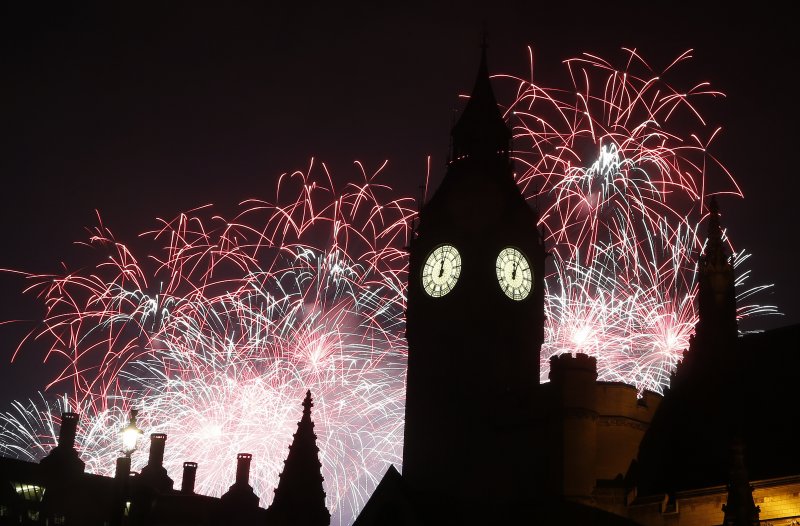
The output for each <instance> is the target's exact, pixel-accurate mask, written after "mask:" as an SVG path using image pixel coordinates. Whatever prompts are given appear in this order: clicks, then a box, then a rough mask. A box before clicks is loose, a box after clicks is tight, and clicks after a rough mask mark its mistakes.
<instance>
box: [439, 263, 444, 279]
mask: <svg viewBox="0 0 800 526" xmlns="http://www.w3.org/2000/svg"><path fill="white" fill-rule="evenodd" d="M442 274H444V260H442V265H441V267H439V277H440V278H441V277H442Z"/></svg>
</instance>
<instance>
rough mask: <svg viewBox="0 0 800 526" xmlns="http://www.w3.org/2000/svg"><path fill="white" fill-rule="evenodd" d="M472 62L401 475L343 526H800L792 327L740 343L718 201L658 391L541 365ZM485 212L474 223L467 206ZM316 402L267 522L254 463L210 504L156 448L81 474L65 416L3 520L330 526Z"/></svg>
mask: <svg viewBox="0 0 800 526" xmlns="http://www.w3.org/2000/svg"><path fill="white" fill-rule="evenodd" d="M488 71H489V70H488V66H487V61H486V48H485V47H484V49H483V53H482V55H481V62H480V66H479V70H478V75H477V79H476V82H475V86H474V88H473V92H472V95H471V97H470V99H469V102H468V103H467V105H466V107H465V109H464V111H463V112H462V114H461V117H460V118H459V120H458V122H457V123H456V124H455V126H454V128H453V130H452V150H451V155H450V158H449V160H448V164H447V172H446V174H445V177H444V179H443V180H442V183H441V185H440V187H439V188H438V189H437V190H436V192H435V193H434V194H433V196H432V197H431V199H430V200H429V201H428V202H427V203H425V205H424V207H423V208H422V210H421V212H420V216H419V223H418V226H417V228H416V229H415V235H414V237H413V239H412V240H411V243H410V245H409V247H408V252H409V260H410V271H409V283H408V303H407V313H406V331H407V333H406V337H407V340H408V349H409V357H408V375H407V398H406V414H405V435H404V443H403V465H402V466H397V467H395V466H391V467H390V468H389V469H388V470H387V472H386V473H385V475H384V476H383V478H382V480H381V482H380V483H379V484H378V486H377V488H376V489H375V491H374V492H373V494H372V496H371V497H370V499H369V500H368V502H367V503H366V505H365V506H364V508H363V509H362V511H361V513H360V515H359V517H358V518H357V519H356V522H355V525H356V526H371V525H382V526H392V525H406V526H409V525H455V524H459V525H471V524H510V523H520V522H521V523H528V524H542V525H544V524H548V525H549V524H570V525H571V524H597V525H632V524H640V525H644V526H673V525H674V526H677V525H680V526H687V525H688V526H694V525H697V526H701V525H703V526H711V525H723V524H724V525H725V526H744V525H755V524H765V525H766V524H770V525H773V526H785V525H797V524H800V455H798V453H797V451H798V448H797V438H796V435H795V432H794V423H795V421H796V420H797V417H798V411H799V409H798V408H800V394H799V393H800V391H798V389H797V387H796V384H797V379H796V377H797V371H798V370H800V352H797V348H798V347H797V346H798V343H797V342H798V341H800V326H792V327H786V328H783V329H777V330H773V331H768V332H765V333H759V334H751V335H744V336H741V335H739V333H738V328H737V325H736V296H735V272H734V269H733V265H732V264H731V259H730V255H729V254H728V253H726V251H725V245H724V243H723V233H722V227H721V224H720V223H721V220H720V215H719V209H718V206H717V203H716V202H714V201H713V200H712V201H711V202H710V203H709V212H710V215H709V221H708V243H707V245H706V248H705V250H704V252H703V254H702V256H701V259H700V261H699V274H698V279H699V292H698V308H699V316H700V321H699V323H698V325H697V327H696V330H695V335H694V337H693V338H692V340H691V344H690V347H689V349H688V350H687V351H686V353H685V355H684V358H683V360H682V361H681V363H680V364H679V366H678V367H677V369H676V371H675V372H674V373H673V375H672V377H671V382H670V387H669V389H667V390H666V392H665V394H664V395H663V396H662V395H659V394H657V393H653V392H647V391H645V392H643V393H638V392H637V389H636V388H635V387H634V386H631V385H626V384H624V383H619V382H602V381H598V380H597V363H596V360H595V358H593V357H590V356H587V355H584V354H577V355H570V354H564V355H560V356H554V357H552V358H551V359H550V373H549V382H547V383H544V384H541V385H540V384H539V374H540V371H539V356H540V353H541V347H542V343H543V340H544V324H545V310H544V281H543V280H544V275H545V262H546V247H545V244H544V241H543V239H542V236H541V235H540V233H539V231H538V229H537V221H538V215H537V211H536V210H535V209H534V208H532V207H531V206H530V205H529V204H528V203H527V202H526V200H525V199H524V198H523V196H522V194H521V192H520V190H519V188H518V187H517V185H516V183H515V181H514V177H513V160H512V155H511V153H512V152H511V133H510V131H509V129H508V126H507V125H506V123H505V122H504V120H503V117H502V114H501V113H500V111H499V110H498V107H497V103H496V100H495V97H494V94H493V90H492V86H491V82H490V79H489V73H488ZM478 209H480V214H476V213H475V210H478ZM312 407H313V402H312V399H311V393H310V392H308V393H307V394H306V397H305V400H304V401H303V412H302V417H301V419H300V421H299V423H298V427H297V432H296V433H295V435H294V437H293V442H292V445H291V446H290V448H289V452H288V456H287V458H286V461H285V464H284V469H283V472H282V473H281V476H280V481H279V483H278V487H277V488H276V489H275V497H274V500H273V503H272V505H271V506H270V507H269V508H268V509H264V508H261V507H259V502H260V501H259V497H258V496H257V495H255V494H254V493H253V489H252V487H251V486H250V484H249V469H250V463H251V462H252V461H253V459H252V457H251V456H250V455H249V454H246V453H242V454H239V455H238V457H237V459H236V461H237V469H236V477H235V480H234V482H233V484H232V485H231V486H230V489H229V490H228V492H226V493H225V494H224V495H223V496H222V497H221V498H212V497H208V496H203V495H197V494H196V493H195V492H194V480H195V475H196V471H197V469H198V463H195V462H186V463H184V470H183V476H182V482H181V488H180V490H176V489H174V482H173V480H172V479H171V478H170V477H169V475H168V473H167V472H166V470H165V469H164V467H163V465H162V462H163V456H164V450H165V448H166V447H168V446H167V436H166V435H163V434H153V435H151V437H150V440H151V443H150V444H151V445H150V456H149V461H148V465H147V467H145V468H144V469H143V470H142V472H141V473H140V474H138V475H135V476H134V475H132V474H131V472H130V458H125V457H123V458H120V459H119V460H118V463H117V472H116V474H115V476H114V477H101V476H98V475H93V474H88V473H85V472H84V463H83V462H82V461H81V459H80V455H79V452H77V451H76V450H75V447H74V442H75V432H76V429H77V425H78V415H76V414H73V413H66V414H64V415H63V417H62V425H61V430H60V435H59V441H58V446H57V447H55V448H54V449H53V450H52V451H51V452H50V454H49V455H48V456H47V457H46V458H44V459H43V460H42V461H41V462H40V463H30V462H23V461H19V460H15V459H9V458H0V524H47V525H50V524H69V525H72V524H79V525H140V524H141V525H151V524H152V525H165V526H166V525H187V526H188V525H207V524H243V525H249V524H259V525H267V526H272V525H278V526H283V525H298V526H323V525H327V524H329V522H330V514H329V513H328V510H327V508H326V507H325V491H324V480H323V478H322V475H321V473H320V462H319V450H318V448H317V444H316V438H317V437H316V435H315V433H314V424H313V421H312V416H311V408H312Z"/></svg>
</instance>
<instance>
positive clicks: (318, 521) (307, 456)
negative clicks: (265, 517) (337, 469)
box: [269, 390, 331, 526]
mask: <svg viewBox="0 0 800 526" xmlns="http://www.w3.org/2000/svg"><path fill="white" fill-rule="evenodd" d="M313 406H314V404H313V402H312V399H311V391H310V390H309V391H307V392H306V397H305V400H303V416H302V418H301V419H300V422H298V424H297V432H296V433H295V434H294V440H293V441H292V445H291V446H289V455H288V456H287V457H286V461H285V462H284V467H283V473H281V475H280V481H279V482H278V487H277V488H276V489H275V499H274V500H273V501H272V506H270V508H269V512H270V515H271V516H272V517H273V520H274V522H275V523H276V524H288V523H291V524H292V525H296V526H327V525H328V524H330V520H331V515H330V513H329V512H328V508H327V507H326V506H325V490H324V489H323V487H322V481H323V478H322V474H321V473H320V469H321V468H322V464H321V463H320V461H319V448H318V447H317V435H316V434H315V433H314V422H313V421H312V420H311V408H312V407H313Z"/></svg>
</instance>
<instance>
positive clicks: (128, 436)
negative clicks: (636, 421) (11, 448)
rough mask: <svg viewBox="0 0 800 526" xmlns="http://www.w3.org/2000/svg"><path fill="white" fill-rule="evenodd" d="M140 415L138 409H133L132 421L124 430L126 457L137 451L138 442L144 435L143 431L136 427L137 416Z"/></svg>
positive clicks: (123, 446)
mask: <svg viewBox="0 0 800 526" xmlns="http://www.w3.org/2000/svg"><path fill="white" fill-rule="evenodd" d="M138 413H139V411H138V410H137V409H131V416H130V420H129V421H128V425H127V426H125V427H123V428H122V453H123V454H124V455H125V456H126V457H130V456H131V454H132V453H133V452H134V451H136V442H137V441H138V440H139V437H140V436H141V435H142V434H143V431H142V430H141V429H139V428H138V427H136V415H137V414H138Z"/></svg>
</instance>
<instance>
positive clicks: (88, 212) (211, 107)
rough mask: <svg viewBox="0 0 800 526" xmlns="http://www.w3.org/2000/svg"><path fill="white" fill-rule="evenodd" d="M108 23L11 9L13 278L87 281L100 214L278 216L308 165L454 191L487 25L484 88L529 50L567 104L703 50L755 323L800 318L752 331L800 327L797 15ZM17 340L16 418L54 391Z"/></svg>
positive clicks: (629, 11) (322, 16)
mask: <svg viewBox="0 0 800 526" xmlns="http://www.w3.org/2000/svg"><path fill="white" fill-rule="evenodd" d="M113 4H114V5H112V6H105V7H99V6H91V5H90V4H88V3H81V4H80V5H79V4H77V3H76V4H75V5H69V4H68V3H58V4H56V3H53V5H51V3H45V2H41V3H39V2H16V3H12V4H11V5H9V3H4V5H3V6H2V7H0V42H2V44H0V64H2V79H3V80H2V82H0V93H1V94H2V96H0V108H1V109H0V116H1V117H2V118H0V129H2V142H0V149H1V150H0V175H1V176H2V190H1V191H0V199H1V201H2V206H1V207H0V214H1V217H2V225H3V235H4V242H3V244H2V249H0V268H5V269H18V270H23V271H32V272H55V271H58V269H59V265H60V263H61V262H62V261H64V262H66V263H67V264H68V265H69V266H70V267H71V268H79V267H81V266H82V265H85V264H88V263H91V262H87V261H83V260H81V254H82V253H83V252H82V251H80V250H77V249H76V247H75V246H74V242H75V241H76V240H80V239H83V238H84V227H85V226H88V225H93V224H94V222H95V210H98V211H99V212H100V214H101V216H102V217H103V220H104V222H105V224H106V225H107V226H108V227H109V228H111V229H112V231H114V232H115V234H116V235H117V236H118V238H120V239H123V240H127V239H132V238H134V237H135V235H137V234H138V233H140V232H142V231H145V230H149V229H151V228H152V227H154V226H155V225H156V223H155V218H156V217H165V218H167V217H170V218H171V217H173V216H175V215H176V214H177V213H178V212H180V211H183V210H187V209H190V208H193V207H195V206H198V205H202V204H206V203H214V205H215V207H216V208H217V209H218V210H219V211H220V212H221V213H223V214H225V213H226V212H227V211H232V210H234V208H235V205H236V204H237V203H238V202H240V201H241V200H243V199H246V198H250V197H269V196H271V195H272V191H273V188H274V185H275V180H276V177H277V176H278V175H280V174H281V173H283V172H287V171H294V170H296V169H301V170H303V169H305V168H306V167H307V166H308V164H309V161H310V160H311V158H312V157H313V158H315V159H317V160H319V161H324V162H325V163H327V164H328V165H329V166H330V167H331V172H332V173H333V174H334V176H335V175H336V174H343V175H347V176H351V175H353V174H354V173H355V170H356V168H355V167H354V165H353V161H355V160H360V161H362V162H364V163H365V164H366V165H367V167H369V168H372V169H376V168H377V167H378V166H379V165H380V164H381V163H382V162H383V160H385V159H388V160H389V165H388V167H387V169H386V177H387V178H386V181H387V182H389V183H391V184H392V185H393V186H395V187H396V188H397V189H398V191H400V192H405V194H406V195H416V194H415V193H416V191H417V190H416V189H417V187H418V185H419V184H420V183H421V182H422V180H423V178H424V176H425V170H426V159H427V156H428V155H430V156H431V158H432V167H433V169H432V176H433V177H434V179H435V178H437V177H441V175H442V173H443V169H444V162H445V156H446V153H447V147H448V134H449V129H450V125H451V118H452V114H453V110H454V109H457V108H460V107H461V104H462V103H461V102H460V101H459V99H458V95H459V94H464V93H468V92H469V90H470V89H471V87H472V83H473V80H474V77H475V72H476V70H477V65H478V59H479V53H480V49H479V43H480V37H481V32H482V29H483V26H484V23H485V24H486V26H487V28H488V34H489V50H488V53H489V55H488V56H489V67H490V70H491V71H492V72H494V73H499V72H503V73H514V74H517V75H519V76H525V75H527V72H528V56H527V49H526V46H528V45H532V46H534V50H535V56H536V69H535V74H534V75H535V76H534V80H536V81H537V82H539V83H541V84H544V85H563V86H565V87H567V86H568V80H569V79H568V78H567V77H566V69H565V68H564V67H563V66H562V65H561V61H562V60H564V59H566V58H569V57H572V56H575V55H577V54H579V53H581V52H584V51H588V52H592V53H594V54H599V55H601V56H614V57H621V56H622V55H621V54H620V53H619V50H620V48H621V47H635V48H637V49H639V50H640V51H641V54H642V55H643V56H644V57H646V58H647V59H648V60H649V61H650V62H651V64H653V66H654V67H656V68H660V67H663V66H665V65H666V64H667V63H668V62H670V61H671V60H672V59H674V58H675V57H677V56H678V55H679V54H681V53H682V52H683V51H685V50H687V49H690V48H691V49H694V50H695V52H694V59H693V60H692V61H691V62H690V63H689V64H688V67H682V68H681V70H680V71H681V72H683V73H682V74H685V75H687V76H689V77H690V78H692V79H694V80H698V81H700V80H708V81H710V82H711V84H712V86H713V87H715V88H717V89H719V90H721V91H723V92H725V93H726V94H727V97H726V98H724V99H718V100H717V101H716V102H715V103H714V104H713V107H712V108H710V110H709V112H708V113H706V115H707V116H708V117H709V119H710V120H712V121H715V122H717V123H719V125H721V126H722V127H723V132H722V135H721V136H720V138H719V139H718V140H717V141H716V143H715V147H714V148H715V149H714V151H715V152H716V155H717V156H718V157H719V158H720V159H721V160H722V161H723V162H724V164H725V165H726V166H727V167H728V168H729V169H730V170H731V172H732V173H733V175H734V176H735V178H736V180H737V181H738V182H739V183H740V185H741V188H742V190H743V192H744V194H745V198H744V199H738V198H733V197H727V198H725V197H723V198H722V199H721V200H720V206H721V209H722V212H723V219H722V220H723V224H724V226H726V227H728V228H729V232H730V234H731V236H732V238H733V239H734V243H735V245H736V246H737V248H741V249H745V250H746V251H747V252H749V253H751V254H753V257H752V258H751V260H750V264H749V266H748V268H750V269H751V270H752V274H753V277H752V278H751V281H750V283H751V284H756V283H774V284H775V287H774V289H773V291H772V292H771V293H769V294H764V295H762V296H760V300H759V301H760V303H770V304H775V305H777V306H778V307H779V309H780V310H781V311H782V312H783V313H785V316H782V317H771V318H760V319H758V320H757V321H756V323H755V325H754V326H753V327H752V328H756V327H761V328H770V327H776V326H782V325H788V324H791V323H797V322H800V308H798V301H797V297H798V295H799V294H800V281H799V280H798V277H797V273H796V270H795V267H796V265H797V260H798V258H797V255H798V252H799V251H800V250H799V249H798V241H800V239H798V234H797V206H796V204H795V202H796V196H797V195H798V192H799V191H800V182H799V181H800V178H798V176H797V174H796V168H795V165H796V157H797V155H796V152H797V144H798V141H797V138H798V137H797V135H798V133H797V122H798V104H797V102H796V99H795V97H796V94H795V91H796V90H797V89H798V87H797V86H798V84H797V82H796V80H797V73H796V65H797V56H798V53H797V52H798V44H797V38H796V28H795V27H794V24H793V21H794V20H795V18H794V17H793V16H791V15H789V14H788V13H786V12H781V11H780V10H773V11H770V12H754V11H746V12H745V11H730V9H732V4H731V3H729V2H722V3H719V4H713V5H706V6H705V7H701V8H698V7H696V6H692V7H683V8H681V7H673V4H674V3H672V2H670V3H659V4H658V5H659V6H660V7H658V8H653V7H645V6H646V5H650V4H651V3H648V2H641V3H639V4H627V5H626V4H625V3H622V4H620V3H614V4H613V5H611V6H608V7H607V6H606V4H605V3H602V2H592V4H591V5H592V6H593V7H581V6H580V5H579V4H575V3H566V2H550V3H549V4H545V3H543V2H532V1H528V2H519V3H516V2H487V3H486V6H485V7H482V6H470V5H465V4H464V3H463V2H442V3H439V4H438V6H437V7H430V6H425V5H424V4H419V5H416V6H415V5H413V4H409V3H408V2H402V3H397V4H396V5H395V7H385V8H383V7H379V6H378V5H377V3H373V2H370V3H367V2H364V3H363V4H350V3H339V2H327V3H321V4H319V5H315V4H309V3H304V2H297V3H290V2H284V3H280V4H279V5H278V3H275V4H276V5H275V6H271V5H269V4H271V2H251V3H243V2H242V3H237V6H231V5H228V3H222V2H220V3H219V4H218V5H215V6H213V7H211V6H204V5H205V4H203V3H201V2H165V3H163V5H162V4H161V3H158V4H157V3H147V2H144V3H143V2H129V3H123V4H121V5H118V4H117V3H113ZM223 4H224V5H223ZM562 4H563V5H564V6H565V7H564V8H562V7H561V5H562ZM567 7H568V8H567ZM679 78H680V77H670V79H671V80H672V82H673V83H675V82H676V80H677V79H679ZM500 98H501V99H502V96H501V97H500ZM23 285H24V283H23V281H22V280H20V279H19V278H18V277H16V276H13V275H9V274H0V293H2V297H3V300H2V301H0V319H2V320H8V319H24V320H31V319H35V318H36V316H41V307H40V306H38V305H37V303H36V302H35V301H34V300H33V299H32V298H28V297H21V296H20V294H19V291H20V289H21V287H22V286H23ZM24 328H30V325H23V324H13V325H0V380H2V384H3V387H2V388H0V400H2V401H3V402H4V405H5V401H7V400H8V399H10V398H18V397H21V396H22V397H28V396H31V395H32V394H34V393H35V391H36V390H38V389H40V388H41V387H42V386H43V381H44V379H46V378H47V375H44V376H43V375H41V374H35V373H36V371H37V369H40V368H41V365H40V362H41V359H42V355H41V354H37V353H36V352H29V353H24V354H23V355H22V356H21V357H20V358H19V360H18V362H17V363H15V364H13V365H12V364H10V363H9V360H10V357H11V353H12V352H13V350H14V348H15V346H16V344H17V342H18V340H19V338H20V337H21V335H22V334H24V332H25V331H24ZM21 385H22V386H24V387H22V388H21V387H20V386H21Z"/></svg>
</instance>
